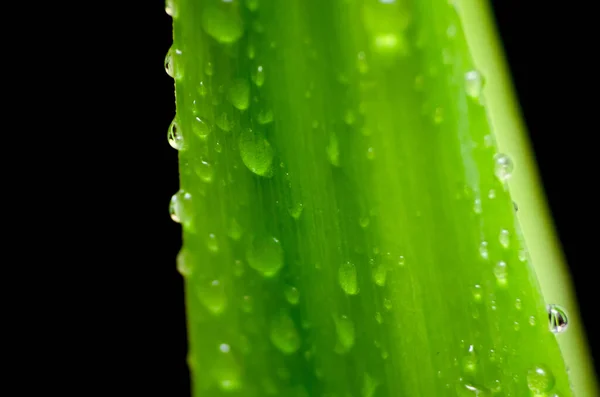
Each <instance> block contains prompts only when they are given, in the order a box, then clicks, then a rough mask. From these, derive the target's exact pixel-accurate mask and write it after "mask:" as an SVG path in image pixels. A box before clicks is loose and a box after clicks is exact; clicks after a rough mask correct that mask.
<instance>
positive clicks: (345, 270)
mask: <svg viewBox="0 0 600 397" xmlns="http://www.w3.org/2000/svg"><path fill="white" fill-rule="evenodd" d="M338 280H339V283H340V287H342V289H343V290H344V292H345V293H346V294H348V295H356V294H358V282H357V280H356V266H354V264H353V263H350V262H346V263H343V264H342V265H341V266H340V268H339V270H338Z"/></svg>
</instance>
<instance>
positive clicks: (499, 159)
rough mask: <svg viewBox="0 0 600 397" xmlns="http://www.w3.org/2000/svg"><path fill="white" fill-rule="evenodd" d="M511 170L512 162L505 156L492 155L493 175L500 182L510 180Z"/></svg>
mask: <svg viewBox="0 0 600 397" xmlns="http://www.w3.org/2000/svg"><path fill="white" fill-rule="evenodd" d="M513 169H514V165H513V162H512V160H511V159H510V157H508V156H507V155H506V154H503V153H497V154H496V155H494V173H495V174H496V177H497V178H498V179H499V180H500V181H502V182H506V181H507V180H508V179H510V177H511V176H512V172H513Z"/></svg>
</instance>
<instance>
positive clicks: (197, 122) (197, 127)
mask: <svg viewBox="0 0 600 397" xmlns="http://www.w3.org/2000/svg"><path fill="white" fill-rule="evenodd" d="M192 130H193V131H194V133H195V134H196V136H198V138H200V139H202V140H205V139H206V138H207V137H208V134H210V125H209V124H207V123H206V122H205V121H204V120H202V119H201V118H200V117H195V118H194V120H193V122H192Z"/></svg>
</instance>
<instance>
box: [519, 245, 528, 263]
mask: <svg viewBox="0 0 600 397" xmlns="http://www.w3.org/2000/svg"><path fill="white" fill-rule="evenodd" d="M526 260H527V250H526V249H524V248H522V249H520V250H519V261H521V262H525V261H526Z"/></svg>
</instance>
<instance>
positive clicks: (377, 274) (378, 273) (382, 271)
mask: <svg viewBox="0 0 600 397" xmlns="http://www.w3.org/2000/svg"><path fill="white" fill-rule="evenodd" d="M386 276H387V269H386V268H385V266H383V265H378V266H375V268H374V269H373V281H374V282H375V284H377V285H379V286H380V287H383V286H384V285H385V279H386Z"/></svg>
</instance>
